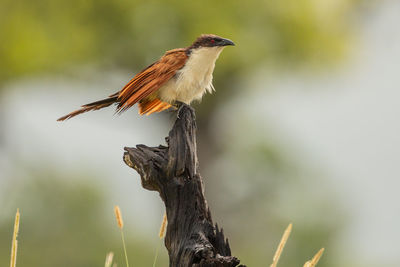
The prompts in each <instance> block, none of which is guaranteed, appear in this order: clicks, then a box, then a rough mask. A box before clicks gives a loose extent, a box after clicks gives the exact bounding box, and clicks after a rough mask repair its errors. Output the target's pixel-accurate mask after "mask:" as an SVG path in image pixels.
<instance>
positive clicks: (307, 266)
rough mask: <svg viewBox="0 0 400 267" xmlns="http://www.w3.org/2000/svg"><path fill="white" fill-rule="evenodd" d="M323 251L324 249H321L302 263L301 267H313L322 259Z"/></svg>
mask: <svg viewBox="0 0 400 267" xmlns="http://www.w3.org/2000/svg"><path fill="white" fill-rule="evenodd" d="M324 250H325V249H324V248H321V249H320V250H319V251H318V252H317V254H315V256H314V257H313V258H312V259H311V260H309V261H307V262H306V263H304V266H303V267H315V266H316V265H317V263H318V262H319V259H320V258H321V257H322V253H324Z"/></svg>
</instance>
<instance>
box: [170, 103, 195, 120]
mask: <svg viewBox="0 0 400 267" xmlns="http://www.w3.org/2000/svg"><path fill="white" fill-rule="evenodd" d="M174 107H175V108H176V109H177V110H178V111H177V113H176V114H177V115H176V116H177V118H178V119H180V118H181V116H180V114H181V113H182V112H183V110H184V109H185V108H188V109H190V110H191V111H193V108H192V107H191V106H189V105H188V104H186V103H183V102H180V101H176V102H175V104H174Z"/></svg>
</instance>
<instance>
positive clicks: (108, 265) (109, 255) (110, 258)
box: [104, 252, 114, 267]
mask: <svg viewBox="0 0 400 267" xmlns="http://www.w3.org/2000/svg"><path fill="white" fill-rule="evenodd" d="M113 258H114V253H112V252H108V253H107V256H106V262H105V264H104V267H111V264H112V261H113Z"/></svg>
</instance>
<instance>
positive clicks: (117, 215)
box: [114, 206, 124, 229]
mask: <svg viewBox="0 0 400 267" xmlns="http://www.w3.org/2000/svg"><path fill="white" fill-rule="evenodd" d="M114 212H115V218H116V219H117V223H118V227H119V228H120V229H122V228H123V227H124V221H123V220H122V215H121V210H120V209H119V206H115V207H114Z"/></svg>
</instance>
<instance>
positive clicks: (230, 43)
mask: <svg viewBox="0 0 400 267" xmlns="http://www.w3.org/2000/svg"><path fill="white" fill-rule="evenodd" d="M218 45H219V46H228V45H233V46H234V45H235V43H234V42H232V41H231V40H229V39H225V38H224V39H222V40H221V41H220V42H219V44H218Z"/></svg>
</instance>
